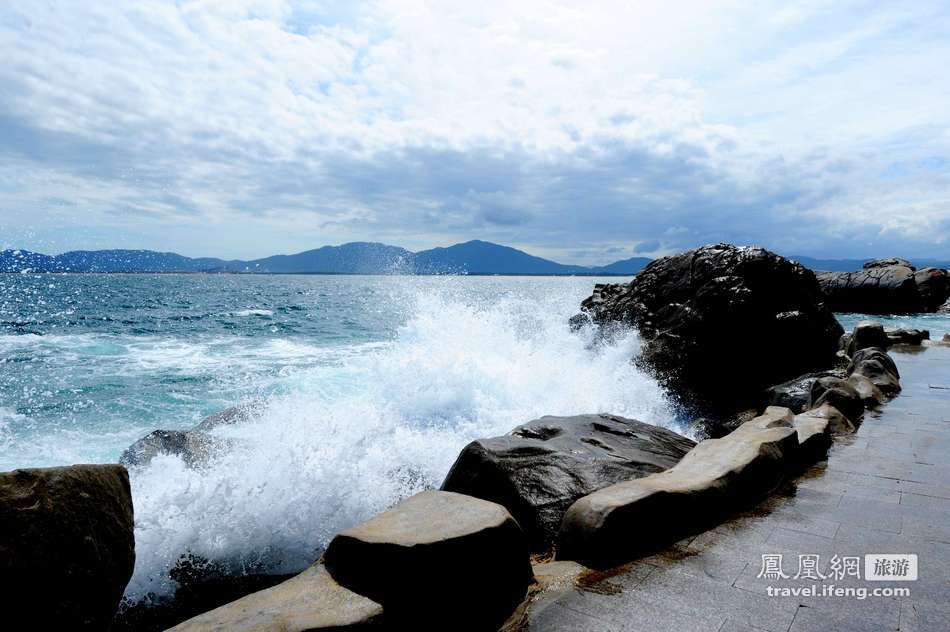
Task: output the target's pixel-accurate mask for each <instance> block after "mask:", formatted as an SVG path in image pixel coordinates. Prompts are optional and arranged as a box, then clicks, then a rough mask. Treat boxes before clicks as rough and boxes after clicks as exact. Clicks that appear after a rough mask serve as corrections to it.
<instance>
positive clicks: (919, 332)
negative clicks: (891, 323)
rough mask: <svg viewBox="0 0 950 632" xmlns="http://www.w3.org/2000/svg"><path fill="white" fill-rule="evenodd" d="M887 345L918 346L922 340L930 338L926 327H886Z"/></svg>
mask: <svg viewBox="0 0 950 632" xmlns="http://www.w3.org/2000/svg"><path fill="white" fill-rule="evenodd" d="M886 334H887V346H888V347H892V346H894V345H910V346H915V347H916V346H920V345H922V344H923V343H924V340H930V332H929V331H928V330H926V329H888V330H887V332H886Z"/></svg>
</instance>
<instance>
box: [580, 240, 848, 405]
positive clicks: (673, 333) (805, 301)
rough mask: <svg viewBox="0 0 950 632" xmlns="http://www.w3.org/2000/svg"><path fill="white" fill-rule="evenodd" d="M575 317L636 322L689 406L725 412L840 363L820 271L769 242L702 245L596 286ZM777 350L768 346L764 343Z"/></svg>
mask: <svg viewBox="0 0 950 632" xmlns="http://www.w3.org/2000/svg"><path fill="white" fill-rule="evenodd" d="M582 309H583V315H582V316H580V317H575V318H574V319H572V323H573V324H574V325H575V326H577V325H578V324H580V323H581V321H582V320H585V319H586V320H590V321H593V322H594V323H597V324H599V325H608V326H609V325H611V324H624V325H632V326H635V327H636V328H637V329H638V330H639V331H640V335H641V337H642V338H643V341H644V344H643V354H642V358H641V362H642V363H643V364H644V365H645V366H647V367H648V368H650V369H652V370H653V371H654V372H655V373H656V375H657V376H658V377H659V379H660V380H661V381H662V382H663V383H664V384H665V385H666V386H668V387H670V388H671V389H672V391H673V393H674V394H675V395H676V396H677V397H678V400H679V402H680V403H681V404H683V405H684V406H685V407H687V408H691V409H694V410H695V411H698V412H701V413H707V412H708V413H711V415H710V416H713V417H716V416H721V415H722V414H724V413H731V412H735V411H738V410H742V409H745V408H749V407H754V406H756V405H758V400H759V398H760V396H761V393H762V392H763V391H764V390H765V389H766V388H769V387H770V386H772V385H774V384H778V383H780V382H783V381H785V380H789V379H791V378H793V377H795V376H797V375H801V374H803V373H806V372H808V371H816V370H822V369H830V368H831V367H832V366H833V365H834V363H835V354H836V353H837V350H838V339H839V338H840V336H841V335H842V333H843V332H842V329H841V326H840V325H839V324H838V322H837V321H836V320H835V317H834V314H832V313H831V311H830V310H829V309H827V308H826V306H825V305H824V297H823V295H822V293H821V289H820V287H819V285H818V281H817V280H816V279H815V275H814V273H812V272H811V271H810V270H808V269H806V268H804V267H803V266H801V265H800V264H798V263H794V262H792V261H789V260H787V259H785V258H783V257H780V256H778V255H776V254H773V253H771V252H769V251H767V250H764V249H762V248H753V247H738V246H733V245H730V244H718V245H714V246H704V247H702V248H697V249H695V250H690V251H687V252H684V253H681V254H678V255H674V256H672V257H665V258H663V259H658V260H656V261H654V262H653V263H651V264H650V265H648V266H647V267H646V268H645V269H644V270H643V271H642V272H640V274H638V275H637V277H636V278H635V279H634V280H633V281H631V282H630V283H627V284H618V285H599V286H597V287H596V288H595V290H594V294H593V295H592V296H591V297H590V298H588V299H587V300H585V301H584V302H583V304H582ZM766 348H769V349H770V350H771V351H770V352H768V353H766V352H765V349H766Z"/></svg>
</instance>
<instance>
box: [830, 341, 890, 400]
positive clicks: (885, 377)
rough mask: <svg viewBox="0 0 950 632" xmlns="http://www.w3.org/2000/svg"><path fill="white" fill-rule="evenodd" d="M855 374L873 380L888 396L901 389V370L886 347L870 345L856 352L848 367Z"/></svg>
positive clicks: (850, 373)
mask: <svg viewBox="0 0 950 632" xmlns="http://www.w3.org/2000/svg"><path fill="white" fill-rule="evenodd" d="M855 374H856V375H863V376H864V377H866V378H868V379H869V380H871V382H873V383H874V385H875V386H877V387H878V388H879V389H881V392H883V393H884V394H885V395H887V396H893V395H896V394H897V393H899V392H900V390H901V382H900V372H899V371H898V370H897V365H896V364H895V363H894V360H893V359H892V358H891V356H889V355H887V352H886V351H884V349H881V348H878V347H868V348H867V349H861V350H860V351H858V352H856V353H855V354H854V356H852V358H851V365H850V366H849V367H848V375H855ZM842 412H844V410H842ZM845 414H847V413H845Z"/></svg>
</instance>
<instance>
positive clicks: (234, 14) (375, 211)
mask: <svg viewBox="0 0 950 632" xmlns="http://www.w3.org/2000/svg"><path fill="white" fill-rule="evenodd" d="M0 59H2V60H3V61H2V63H0V248H2V247H15V248H27V249H31V250H37V251H40V252H46V253H51V254H52V253H58V252H62V251H65V250H71V249H78V248H113V247H116V248H148V249H155V250H163V251H176V252H180V253H182V254H186V255H192V256H200V255H207V256H218V257H225V258H244V259H249V258H255V257H261V256H266V255H270V254H274V253H290V252H298V251H302V250H306V249H310V248H315V247H318V246H322V245H325V244H339V243H344V242H348V241H380V242H385V243H390V244H395V245H399V246H404V247H406V248H409V249H413V250H418V249H423V248H428V247H432V246H443V245H449V244H452V243H456V242H459V241H466V240H468V239H484V240H489V241H495V242H499V243H504V244H507V245H512V246H515V247H520V248H523V249H525V250H528V251H529V252H531V253H533V254H538V255H541V256H547V257H551V258H554V259H557V260H559V261H562V262H565V263H581V264H602V263H607V262H610V261H614V260H617V259H621V258H625V257H629V256H659V255H663V254H668V253H671V252H675V251H678V250H682V249H685V248H690V247H694V246H697V245H701V244H704V243H712V242H718V241H730V242H735V243H743V244H758V245H763V246H766V247H768V248H771V249H773V250H776V251H778V252H780V253H783V254H799V255H810V256H820V257H828V258H852V257H870V256H885V255H887V256H890V255H901V256H907V257H918V258H922V257H937V258H950V125H948V124H950V73H948V72H947V70H946V65H947V63H948V60H950V4H948V3H946V2H897V3H891V2H877V1H874V2H863V1H860V2H852V1H849V0H836V1H834V2H813V1H811V0H804V1H795V0H790V1H784V2H767V1H762V2H755V3H750V2H747V1H741V2H740V1H736V2H733V1H722V2H718V1H714V0H696V1H691V0H686V1H680V0H665V1H663V2H635V1H633V2H631V1H629V0H626V1H617V2H611V1H606V0H604V1H599V0H585V1H582V2H554V1H545V0H518V1H517V2H511V0H505V1H496V0H481V1H480V2H471V1H464V2H455V1H454V0H438V1H435V0H433V1H429V2H424V1H419V0H400V1H390V0H379V1H366V2H360V1H355V0H347V1H343V0H340V1H337V2H328V1H321V0H299V1H294V2H291V1H284V0H201V1H198V0H178V1H164V0H140V1H131V0H130V1H128V2H121V3H104V2H88V1H86V0H75V1H67V2H59V1H53V0H30V1H29V2H24V1H21V0H0Z"/></svg>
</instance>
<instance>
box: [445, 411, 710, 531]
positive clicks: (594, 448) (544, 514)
mask: <svg viewBox="0 0 950 632" xmlns="http://www.w3.org/2000/svg"><path fill="white" fill-rule="evenodd" d="M695 445H696V443H695V442H694V441H691V440H690V439H687V438H686V437H683V436H680V435H678V434H677V433H675V432H672V431H670V430H667V429H665V428H661V427H658V426H654V425H651V424H646V423H643V422H640V421H636V420H634V419H624V418H623V417H616V416H613V415H604V414H601V415H576V416H573V417H551V416H548V417H542V418H540V419H535V420H534V421H530V422H528V423H526V424H524V425H521V426H518V427H517V428H515V429H514V430H512V431H511V433H510V434H508V435H505V436H503V437H492V438H490V439H479V440H477V441H473V442H472V443H470V444H468V445H467V446H466V447H465V449H464V450H462V452H461V454H460V455H459V457H458V459H457V460H456V461H455V464H454V465H453V466H452V469H451V470H450V471H449V473H448V476H447V477H446V479H445V482H444V483H443V484H442V489H443V490H445V491H450V492H458V493H460V494H468V495H469V496H475V497H476V498H482V499H484V500H489V501H492V502H495V503H498V504H500V505H503V506H504V507H505V508H507V509H508V511H509V512H511V515H512V516H513V517H514V518H515V520H517V521H518V524H520V525H521V528H522V529H523V530H524V532H525V534H526V535H527V536H528V539H529V541H530V543H531V546H532V548H533V549H535V550H543V549H545V548H547V547H549V546H550V545H551V543H552V542H553V540H554V537H555V536H556V535H557V530H558V529H559V528H560V526H561V518H562V517H563V516H564V512H565V511H567V508H568V507H570V506H571V504H572V503H573V502H574V501H575V500H577V499H578V498H580V497H581V496H584V495H586V494H589V493H591V492H593V491H595V490H597V489H600V488H602V487H606V486H607V485H610V484H613V483H618V482H620V481H624V480H629V479H633V478H640V477H641V476H646V475H648V474H654V473H656V472H662V471H663V470H666V469H669V468H670V467H673V466H674V465H676V463H677V462H679V460H680V459H681V458H682V457H683V455H684V454H686V453H687V452H689V450H691V449H692V448H693V447H694V446H695Z"/></svg>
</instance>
